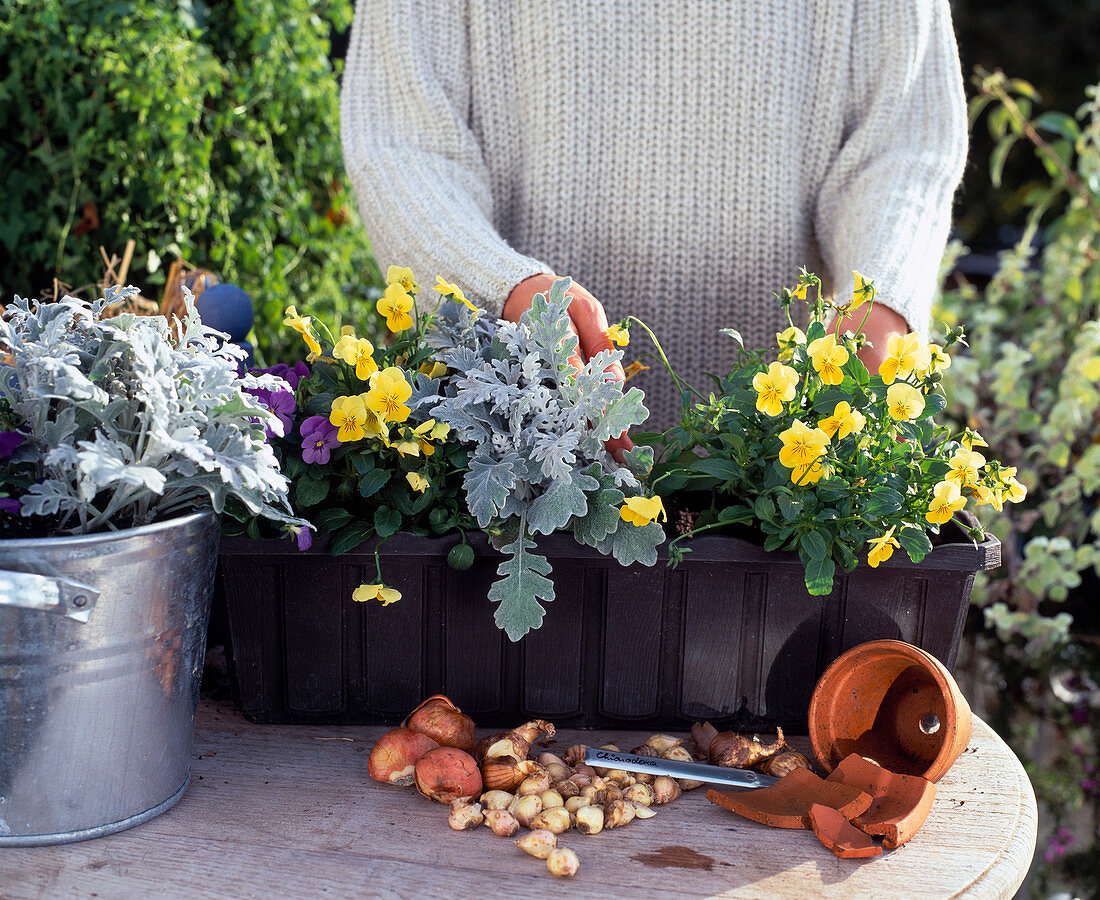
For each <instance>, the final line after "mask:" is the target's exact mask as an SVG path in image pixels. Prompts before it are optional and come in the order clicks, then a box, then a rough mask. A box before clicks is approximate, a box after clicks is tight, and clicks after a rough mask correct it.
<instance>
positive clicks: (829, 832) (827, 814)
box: [810, 803, 882, 859]
mask: <svg viewBox="0 0 1100 900" xmlns="http://www.w3.org/2000/svg"><path fill="white" fill-rule="evenodd" d="M810 825H811V826H812V827H813V830H814V834H816V835H817V839H818V840H819V841H821V843H823V844H824V845H825V846H826V847H828V848H829V849H830V850H832V851H833V853H835V854H836V855H837V856H839V857H840V858H841V859H866V858H868V857H871V856H882V847H881V846H880V845H878V844H876V843H875V842H874V841H873V840H871V838H870V836H868V835H867V834H865V833H864V832H862V831H860V830H859V829H858V828H855V827H853V826H852V825H851V823H849V821H848V820H847V819H846V818H844V816H843V815H842V814H841V813H839V812H837V811H836V810H835V809H833V808H832V807H830V806H822V805H821V804H820V803H815V804H814V805H813V806H811V807H810Z"/></svg>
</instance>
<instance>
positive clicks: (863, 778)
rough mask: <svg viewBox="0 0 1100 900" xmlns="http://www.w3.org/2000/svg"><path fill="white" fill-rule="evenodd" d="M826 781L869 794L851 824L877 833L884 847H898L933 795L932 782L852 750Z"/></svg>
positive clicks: (917, 824)
mask: <svg viewBox="0 0 1100 900" xmlns="http://www.w3.org/2000/svg"><path fill="white" fill-rule="evenodd" d="M826 781H831V782H835V783H839V784H847V785H849V786H850V787H854V788H858V789H859V790H861V791H863V792H864V793H867V794H870V795H871V805H870V806H869V807H867V809H866V810H864V811H863V812H861V813H860V814H859V815H858V816H856V817H855V818H854V819H852V824H853V825H855V826H856V827H857V828H858V829H859V830H860V831H863V832H865V833H867V834H877V835H881V836H882V838H883V842H882V843H883V846H884V847H885V848H886V849H887V850H894V849H896V848H897V847H900V846H901V845H902V844H904V843H905V842H906V841H907V840H909V839H910V838H911V837H912V836H913V835H914V834H916V833H917V831H919V830H920V827H921V826H922V825H923V824H924V820H925V819H927V818H928V812H929V810H930V809H932V801H933V800H935V799H936V786H935V785H934V784H932V782H931V781H929V780H928V779H926V778H921V777H920V776H919V775H899V774H897V773H896V772H890V771H888V770H887V769H884V768H882V767H881V766H876V765H875V764H874V763H872V762H868V761H867V760H865V759H864V758H863V757H862V756H857V755H856V754H854V753H853V754H851V755H850V756H847V757H845V758H844V760H843V761H842V762H841V763H840V765H839V766H837V767H836V769H835V770H834V771H833V773H832V774H831V775H830V776H829V777H828V778H827V779H826Z"/></svg>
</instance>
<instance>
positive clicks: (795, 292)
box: [791, 282, 810, 300]
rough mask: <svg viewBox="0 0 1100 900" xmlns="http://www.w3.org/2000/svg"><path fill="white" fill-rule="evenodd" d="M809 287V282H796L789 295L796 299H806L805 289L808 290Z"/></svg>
mask: <svg viewBox="0 0 1100 900" xmlns="http://www.w3.org/2000/svg"><path fill="white" fill-rule="evenodd" d="M809 288H810V284H809V282H803V283H802V284H796V285H795V286H794V287H793V288H792V289H791V296H792V297H794V298H795V299H796V300H805V299H806V291H808V290H809Z"/></svg>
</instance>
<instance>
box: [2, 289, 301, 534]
mask: <svg viewBox="0 0 1100 900" xmlns="http://www.w3.org/2000/svg"><path fill="white" fill-rule="evenodd" d="M136 292H137V291H136V289H135V288H112V289H110V290H108V291H107V292H106V295H105V296H104V297H102V298H101V299H99V300H96V301H94V302H91V303H89V302H87V301H84V300H78V299H75V298H73V297H65V298H63V299H61V300H58V301H56V302H50V303H39V302H36V301H32V300H26V299H23V298H20V297H16V298H15V301H14V302H13V303H10V304H8V306H7V307H6V308H5V310H4V314H3V318H2V319H0V353H2V354H3V355H2V359H0V508H2V512H0V534H6V535H8V536H16V535H25V534H26V535H40V534H84V533H88V532H95V531H102V530H111V529H118V528H125V527H130V526H138V525H145V524H148V523H151V522H155V521H159V520H164V519H169V518H172V517H174V516H178V515H183V514H186V513H188V512H191V511H192V510H195V509H200V508H206V507H212V508H213V509H214V510H215V511H217V512H219V513H220V512H222V511H223V510H224V509H225V507H226V504H227V503H229V504H232V503H239V504H240V505H241V506H242V507H243V509H244V510H247V512H248V513H251V514H252V515H262V516H265V517H267V518H270V519H273V520H276V521H278V522H281V523H283V524H284V525H285V526H287V527H288V528H295V529H298V528H302V527H304V526H305V522H304V521H303V520H301V519H298V518H295V517H294V516H293V515H292V514H291V510H290V507H289V505H288V503H287V500H286V492H287V481H286V479H285V478H284V477H283V475H282V474H281V473H280V471H279V466H278V463H277V461H276V459H275V456H274V454H273V453H272V451H271V448H270V447H269V446H268V444H267V441H266V440H265V431H266V430H267V429H271V430H273V431H276V430H280V429H281V427H282V426H281V425H280V423H279V420H278V419H277V417H276V416H275V415H274V414H273V413H271V412H270V411H269V410H268V409H267V407H265V406H264V405H262V404H261V402H260V401H259V400H258V399H257V398H256V397H255V396H253V395H251V394H249V393H247V392H246V391H247V390H248V389H254V390H258V389H262V388H263V387H264V386H265V385H266V384H267V378H268V376H264V377H260V378H256V377H254V376H244V377H241V376H239V375H238V369H237V367H238V361H239V359H240V357H241V352H240V351H239V350H237V348H235V347H233V346H232V345H231V344H227V343H226V344H222V343H220V341H219V340H218V333H217V332H215V331H213V330H212V329H210V328H207V327H205V326H203V325H202V323H201V322H200V320H199V317H198V314H197V313H196V312H195V310H194V307H193V305H192V304H191V302H190V297H188V303H187V315H186V317H185V319H184V320H183V321H182V322H181V321H179V320H175V322H174V323H169V322H168V321H167V320H166V319H165V318H164V317H161V316H135V315H130V314H124V315H119V316H116V317H114V318H103V317H102V316H103V312H104V310H105V309H106V308H107V306H108V305H109V304H111V303H114V302H116V301H118V300H121V299H124V298H125V297H128V296H130V295H131V294H134V293H136Z"/></svg>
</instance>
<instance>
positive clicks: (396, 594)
mask: <svg viewBox="0 0 1100 900" xmlns="http://www.w3.org/2000/svg"><path fill="white" fill-rule="evenodd" d="M351 599H352V600H354V601H355V602H356V603H366V602H367V601H368V600H380V601H381V602H382V605H383V606H389V605H390V604H391V603H396V602H397V601H398V600H400V599H401V591H399V590H397V589H396V588H388V587H386V586H385V585H384V584H361V585H359V587H357V588H356V589H355V590H354V591H352V592H351Z"/></svg>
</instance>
